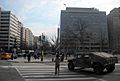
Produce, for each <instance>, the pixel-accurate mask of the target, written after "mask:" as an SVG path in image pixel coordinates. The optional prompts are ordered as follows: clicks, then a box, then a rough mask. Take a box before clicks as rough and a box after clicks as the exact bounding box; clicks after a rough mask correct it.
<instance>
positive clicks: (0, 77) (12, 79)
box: [0, 60, 25, 81]
mask: <svg viewBox="0 0 120 81" xmlns="http://www.w3.org/2000/svg"><path fill="white" fill-rule="evenodd" d="M9 66H11V64H10V63H9V62H7V60H0V81H25V80H24V79H23V78H22V77H21V76H20V75H19V73H18V72H17V70H16V69H15V68H10V67H9Z"/></svg>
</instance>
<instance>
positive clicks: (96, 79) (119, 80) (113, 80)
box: [9, 58, 120, 81]
mask: <svg viewBox="0 0 120 81" xmlns="http://www.w3.org/2000/svg"><path fill="white" fill-rule="evenodd" d="M9 62H11V63H12V66H11V67H13V68H15V69H16V70H17V71H18V72H19V74H20V75H21V76H22V77H23V78H24V79H25V80H26V81H120V63H118V64H116V69H115V70H114V72H112V73H107V72H104V74H103V75H96V74H95V73H94V72H93V71H92V69H84V70H79V69H76V70H75V71H74V72H73V71H69V70H68V68H67V62H63V63H61V66H60V74H59V75H55V74H54V63H53V62H51V61H49V60H48V61H47V60H45V61H44V62H40V61H36V60H34V61H32V62H30V63H28V62H27V61H26V60H23V59H22V58H21V59H17V60H15V61H9Z"/></svg>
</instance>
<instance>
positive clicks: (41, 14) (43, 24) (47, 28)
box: [0, 0, 120, 36]
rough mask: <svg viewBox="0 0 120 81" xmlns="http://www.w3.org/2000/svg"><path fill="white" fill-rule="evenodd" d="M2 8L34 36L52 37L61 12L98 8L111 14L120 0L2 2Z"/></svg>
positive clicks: (22, 0) (119, 3) (119, 4)
mask: <svg viewBox="0 0 120 81" xmlns="http://www.w3.org/2000/svg"><path fill="white" fill-rule="evenodd" d="M64 4H66V6H65V5H64ZM0 7H1V8H2V10H9V11H12V13H14V14H15V15H16V17H18V19H19V21H21V22H22V23H23V25H24V27H26V28H29V29H30V30H31V31H32V32H33V34H34V35H36V36H39V35H41V33H44V34H45V35H48V36H51V35H55V34H56V32H57V28H58V27H59V26H60V13H61V10H65V9H66V7H82V8H97V9H99V10H100V11H106V14H109V12H110V11H111V10H112V9H113V8H116V7H120V0H0Z"/></svg>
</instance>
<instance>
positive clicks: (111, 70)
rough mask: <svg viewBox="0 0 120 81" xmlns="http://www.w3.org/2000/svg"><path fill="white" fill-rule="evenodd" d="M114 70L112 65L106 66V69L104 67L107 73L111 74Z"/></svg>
mask: <svg viewBox="0 0 120 81" xmlns="http://www.w3.org/2000/svg"><path fill="white" fill-rule="evenodd" d="M114 69H115V64H112V65H108V66H107V67H106V70H107V72H109V73H110V72H113V71H114Z"/></svg>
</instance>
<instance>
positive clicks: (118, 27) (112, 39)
mask: <svg viewBox="0 0 120 81" xmlns="http://www.w3.org/2000/svg"><path fill="white" fill-rule="evenodd" d="M107 19H108V33H109V44H110V49H111V50H112V51H116V52H119V53H120V7H119V8H114V9H113V10H111V11H110V13H109V14H108V16H107Z"/></svg>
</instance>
